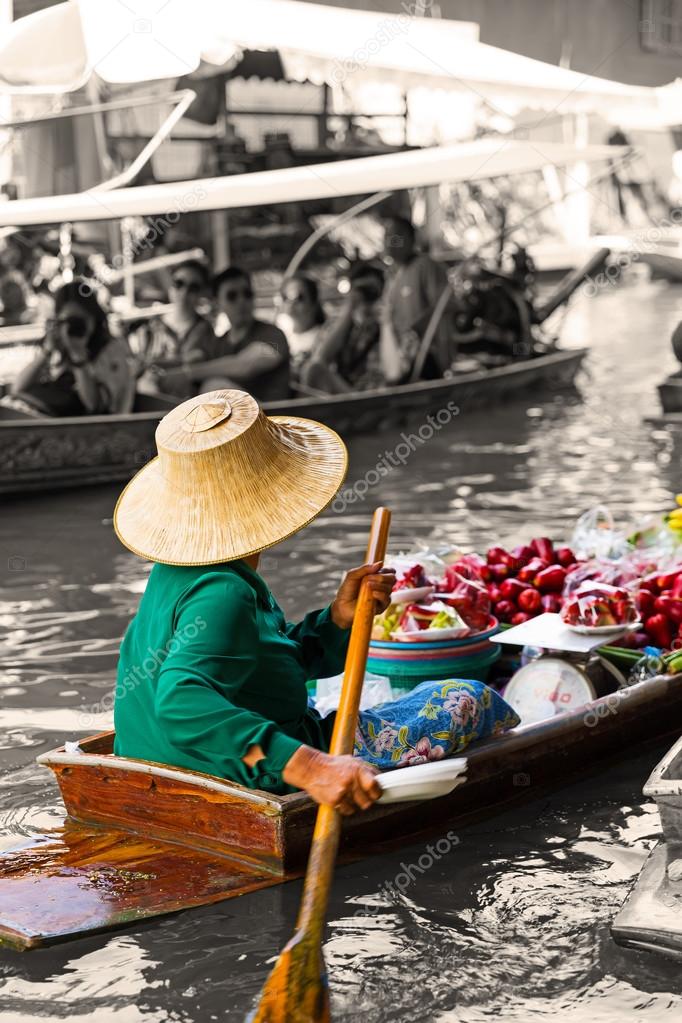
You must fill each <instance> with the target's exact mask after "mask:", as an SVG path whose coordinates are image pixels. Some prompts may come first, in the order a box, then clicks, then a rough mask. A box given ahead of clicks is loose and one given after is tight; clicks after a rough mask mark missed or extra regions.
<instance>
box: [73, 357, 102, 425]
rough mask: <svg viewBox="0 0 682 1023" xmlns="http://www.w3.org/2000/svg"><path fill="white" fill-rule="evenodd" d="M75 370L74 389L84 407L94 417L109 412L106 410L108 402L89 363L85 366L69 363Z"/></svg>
mask: <svg viewBox="0 0 682 1023" xmlns="http://www.w3.org/2000/svg"><path fill="white" fill-rule="evenodd" d="M67 365H70V366H71V369H72V370H73V377H74V387H75V390H76V393H77V394H78V397H79V398H80V400H81V401H82V402H83V405H84V407H85V408H86V409H87V411H88V412H90V414H91V415H94V414H95V413H97V412H104V411H107V410H106V409H105V408H104V405H105V404H106V401H105V399H104V397H103V394H102V391H101V389H100V386H99V384H98V383H97V379H96V377H95V374H94V372H93V369H92V366H91V365H90V364H89V363H87V364H86V365H85V366H76V365H74V364H73V363H68V362H67Z"/></svg>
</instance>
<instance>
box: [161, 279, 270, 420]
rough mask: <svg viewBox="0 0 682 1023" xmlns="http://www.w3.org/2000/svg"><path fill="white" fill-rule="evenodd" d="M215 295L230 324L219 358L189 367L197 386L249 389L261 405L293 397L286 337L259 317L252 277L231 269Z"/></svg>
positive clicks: (221, 341) (220, 343) (216, 282)
mask: <svg viewBox="0 0 682 1023" xmlns="http://www.w3.org/2000/svg"><path fill="white" fill-rule="evenodd" d="M213 294H214V296H215V300H216V306H217V308H218V310H219V312H220V313H221V314H222V316H223V317H224V318H226V319H227V321H228V322H229V324H230V326H229V329H228V331H227V333H225V334H224V335H223V336H222V337H220V338H218V342H217V347H218V351H219V354H218V356H217V357H216V358H209V359H206V360H202V361H198V360H197V361H196V362H193V363H191V364H187V365H185V367H184V372H185V373H186V374H187V376H189V377H190V378H191V380H192V382H193V384H194V386H195V388H197V389H198V390H199V391H201V392H204V391H213V390H218V389H220V388H225V387H238V388H245V389H248V390H249V391H250V393H251V394H252V395H253V396H254V397H255V398H257V399H258V401H277V400H278V399H281V398H288V397H289V393H290V391H289V346H288V344H287V339H286V337H285V336H284V334H283V333H282V331H281V330H280V329H279V327H276V326H275V325H274V324H273V323H267V322H266V321H265V320H259V319H258V318H257V317H256V315H255V312H254V294H253V287H252V284H251V278H250V277H249V275H248V274H247V273H246V271H244V270H240V269H239V268H238V267H236V266H232V267H228V268H227V269H226V270H223V271H222V273H220V274H218V276H217V277H216V278H215V279H214V281H213ZM178 379H179V374H178Z"/></svg>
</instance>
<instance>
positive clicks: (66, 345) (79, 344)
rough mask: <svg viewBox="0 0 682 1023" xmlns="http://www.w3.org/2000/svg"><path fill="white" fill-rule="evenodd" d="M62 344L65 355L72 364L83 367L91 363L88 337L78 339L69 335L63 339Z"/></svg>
mask: <svg viewBox="0 0 682 1023" xmlns="http://www.w3.org/2000/svg"><path fill="white" fill-rule="evenodd" d="M61 343H62V348H63V350H64V354H65V356H66V358H67V360H68V361H69V362H70V363H72V364H76V365H79V364H81V365H82V364H83V363H86V362H88V361H89V358H88V355H89V353H88V338H87V337H76V336H74V335H72V334H68V333H67V334H66V336H63V337H62V339H61Z"/></svg>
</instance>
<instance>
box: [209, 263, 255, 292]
mask: <svg viewBox="0 0 682 1023" xmlns="http://www.w3.org/2000/svg"><path fill="white" fill-rule="evenodd" d="M227 281H246V283H247V284H248V286H249V287H251V276H250V275H249V274H248V273H247V271H246V270H242V268H241V267H240V266H226V267H225V269H224V270H221V271H220V273H219V274H216V275H215V277H214V278H213V282H212V287H213V294H214V295H217V294H218V291H219V289H220V288H221V287H222V286H223V284H225V283H226V282H227Z"/></svg>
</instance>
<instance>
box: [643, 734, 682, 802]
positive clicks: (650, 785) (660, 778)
mask: <svg viewBox="0 0 682 1023" xmlns="http://www.w3.org/2000/svg"><path fill="white" fill-rule="evenodd" d="M680 756H682V736H680V738H679V739H678V740H677V742H676V743H675V744H674V745H673V746H671V748H670V749H669V750H668V752H667V753H666V755H665V756H664V757H663V759H662V760H660V761H659V762H658V763H657V764H656V766H655V767H654V769H653V771H652V772H651V774H650V775H649V777H648V778H647V781H646V784H645V785H644V788H643V789H642V792H643V793H644V795H645V796H651V797H652V798H653V799H657V798H658V797H659V796H679V795H681V794H682V778H666V773H667V771H668V770H669V768H670V766H671V764H672V763H673V761H674V760H676V759H677V758H678V757H680Z"/></svg>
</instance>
